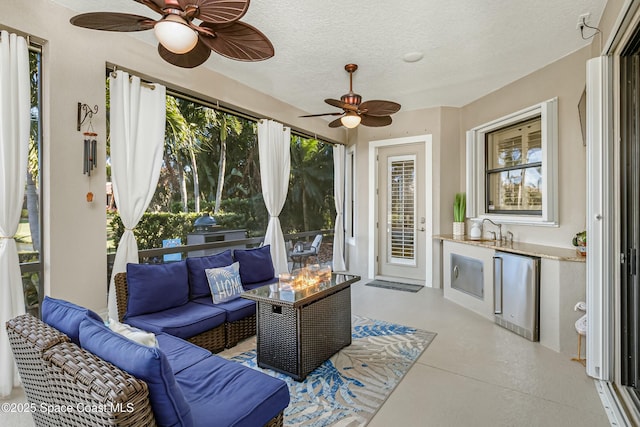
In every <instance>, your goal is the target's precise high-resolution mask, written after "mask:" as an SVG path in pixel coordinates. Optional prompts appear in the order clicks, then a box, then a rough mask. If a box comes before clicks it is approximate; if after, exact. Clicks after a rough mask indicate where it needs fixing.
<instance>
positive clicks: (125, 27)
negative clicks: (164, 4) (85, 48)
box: [70, 12, 156, 32]
mask: <svg viewBox="0 0 640 427" xmlns="http://www.w3.org/2000/svg"><path fill="white" fill-rule="evenodd" d="M70 22H71V23H72V24H73V25H75V26H77V27H83V28H89V29H92V30H103V31H122V32H128V31H143V30H149V29H151V28H153V26H154V25H155V23H156V21H154V20H153V19H151V18H147V17H146V16H140V15H131V14H129V13H115V12H92V13H83V14H81V15H76V16H74V17H73V18H71V19H70Z"/></svg>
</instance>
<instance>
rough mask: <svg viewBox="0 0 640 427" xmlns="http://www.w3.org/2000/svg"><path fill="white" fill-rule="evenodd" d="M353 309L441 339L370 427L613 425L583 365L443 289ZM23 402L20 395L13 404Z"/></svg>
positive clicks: (383, 297)
mask: <svg viewBox="0 0 640 427" xmlns="http://www.w3.org/2000/svg"><path fill="white" fill-rule="evenodd" d="M352 310H353V313H354V314H359V315H362V316H367V317H371V318H376V319H381V320H386V321H390V322H395V323H400V324H404V325H408V326H413V327H416V328H421V329H426V330H429V331H433V332H437V333H438V336H437V337H436V338H435V340H434V341H433V343H432V344H431V345H430V346H429V348H427V350H426V351H425V352H424V354H423V355H422V356H421V357H420V359H419V360H418V361H417V362H416V364H415V365H414V366H413V367H412V368H411V370H410V371H409V373H408V374H407V376H406V377H405V378H404V379H403V381H402V382H401V383H400V384H399V385H398V387H397V388H396V390H394V392H393V393H392V394H391V396H390V397H389V399H388V400H387V401H386V402H385V403H384V405H383V406H382V408H381V409H380V410H379V412H378V413H377V414H376V415H375V417H374V418H373V420H372V421H371V422H370V423H369V426H370V427H389V426H397V427H400V426H402V427H412V426H416V427H418V426H420V427H423V426H437V427H440V426H443V427H446V426H452V427H454V426H455V427H457V426H480V427H481V426H492V427H493V426H545V427H552V426H563V427H564V426H603V427H604V426H608V425H609V422H608V420H607V417H606V415H605V413H604V410H603V408H602V404H601V403H600V399H599V397H598V395H597V393H596V390H595V387H594V383H593V381H592V380H591V379H590V378H589V377H587V376H586V374H585V373H584V368H583V367H582V366H581V365H580V364H578V363H576V362H572V361H570V360H569V356H567V355H564V354H559V353H556V352H554V351H551V350H549V349H547V348H545V347H543V346H541V345H540V344H538V343H532V342H529V341H527V340H525V339H524V338H521V337H519V336H517V335H515V334H513V333H511V332H509V331H507V330H506V329H502V328H500V327H498V326H496V325H495V324H493V323H491V322H490V321H488V320H486V319H484V318H482V317H480V316H478V315H476V314H474V313H472V312H470V311H468V310H465V309H463V308H461V307H459V306H458V305H456V304H454V303H451V302H449V301H447V300H445V299H444V298H443V297H442V291H440V290H438V289H429V288H425V289H423V290H421V291H420V292H418V293H409V292H401V291H393V290H388V289H381V288H374V287H370V286H365V285H364V283H363V282H360V283H357V284H355V285H354V286H353V287H352ZM23 399H24V395H23V394H22V393H21V391H20V390H19V389H16V390H15V394H14V396H13V397H12V401H23ZM0 403H1V402H0ZM32 425H33V423H32V421H31V418H30V417H29V416H28V415H26V416H25V415H24V414H22V415H20V414H3V413H0V426H7V427H23V426H32Z"/></svg>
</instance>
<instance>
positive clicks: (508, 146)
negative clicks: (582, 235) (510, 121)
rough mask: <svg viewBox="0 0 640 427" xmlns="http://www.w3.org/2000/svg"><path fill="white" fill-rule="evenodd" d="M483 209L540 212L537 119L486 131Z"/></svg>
mask: <svg viewBox="0 0 640 427" xmlns="http://www.w3.org/2000/svg"><path fill="white" fill-rule="evenodd" d="M485 153H486V194H487V200H486V208H487V212H490V213H498V212H500V213H527V214H536V215H540V214H541V213H542V137H541V118H540V117H536V118H534V119H532V120H528V121H526V122H523V123H518V124H516V125H513V126H508V127H506V128H503V129H498V130H496V131H493V132H489V133H487V134H486V148H485Z"/></svg>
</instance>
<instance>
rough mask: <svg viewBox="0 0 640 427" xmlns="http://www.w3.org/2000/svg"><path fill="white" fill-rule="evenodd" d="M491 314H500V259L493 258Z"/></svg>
mask: <svg viewBox="0 0 640 427" xmlns="http://www.w3.org/2000/svg"><path fill="white" fill-rule="evenodd" d="M493 312H494V314H502V258H500V257H498V256H494V257H493Z"/></svg>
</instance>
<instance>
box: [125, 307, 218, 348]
mask: <svg viewBox="0 0 640 427" xmlns="http://www.w3.org/2000/svg"><path fill="white" fill-rule="evenodd" d="M226 317H227V314H226V312H225V311H224V310H222V309H221V308H217V307H210V306H205V305H202V304H196V303H195V302H188V303H186V304H184V305H181V306H180V307H174V308H170V309H168V310H164V311H159V312H156V313H148V314H141V315H140V316H131V317H127V318H126V322H127V323H128V324H130V325H131V326H135V327H136V328H140V329H144V330H145V331H150V332H154V333H156V334H157V333H160V332H164V333H167V334H169V335H173V336H174V337H179V338H183V339H188V338H191V337H194V336H196V335H198V334H201V333H203V332H205V331H208V330H209V329H213V328H215V327H217V326H220V325H222V324H223V323H224V320H225V318H226Z"/></svg>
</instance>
